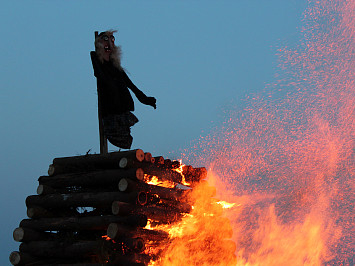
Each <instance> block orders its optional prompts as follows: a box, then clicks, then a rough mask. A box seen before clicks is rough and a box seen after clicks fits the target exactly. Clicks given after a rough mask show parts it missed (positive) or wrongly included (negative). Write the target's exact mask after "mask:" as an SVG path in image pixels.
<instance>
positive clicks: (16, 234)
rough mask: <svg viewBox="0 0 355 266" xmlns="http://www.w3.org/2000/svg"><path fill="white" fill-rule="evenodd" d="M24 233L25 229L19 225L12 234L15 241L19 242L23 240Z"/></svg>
mask: <svg viewBox="0 0 355 266" xmlns="http://www.w3.org/2000/svg"><path fill="white" fill-rule="evenodd" d="M24 235H25V231H24V230H23V228H21V227H17V228H16V229H15V230H14V232H13V234H12V236H13V238H14V240H15V241H16V242H21V241H22V240H23V237H24ZM10 256H11V255H10Z"/></svg>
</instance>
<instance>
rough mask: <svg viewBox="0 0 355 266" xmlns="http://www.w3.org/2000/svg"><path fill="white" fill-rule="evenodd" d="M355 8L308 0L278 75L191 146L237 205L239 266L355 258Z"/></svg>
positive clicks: (344, 2) (340, 1)
mask: <svg viewBox="0 0 355 266" xmlns="http://www.w3.org/2000/svg"><path fill="white" fill-rule="evenodd" d="M354 10H355V1H354V0H322V1H309V3H308V8H307V10H306V11H305V12H304V18H303V28H302V31H301V33H302V38H301V40H300V44H299V45H298V46H297V47H296V48H288V47H284V48H282V49H280V50H279V51H278V52H279V55H280V67H279V71H278V73H277V75H276V76H277V82H275V84H272V85H270V86H268V87H267V88H265V90H264V92H263V93H260V94H259V95H255V96H253V97H250V102H249V104H248V107H247V108H245V109H244V110H243V111H238V110H230V111H229V112H228V114H227V118H226V120H225V122H224V123H223V126H222V127H220V128H218V129H215V131H214V133H213V134H211V135H209V136H207V137H204V138H202V140H200V141H199V143H198V144H196V145H195V148H194V149H193V151H189V152H188V154H190V156H191V158H189V159H190V160H195V161H196V163H198V164H201V165H205V166H206V167H209V168H210V173H212V174H210V177H211V178H210V180H211V182H213V183H214V184H215V186H216V187H217V193H219V195H218V197H219V198H221V199H224V200H227V201H229V202H235V203H236V205H235V207H233V208H232V209H230V210H229V211H228V212H227V213H226V214H227V215H228V217H229V218H230V220H231V221H232V224H233V230H234V236H233V240H234V241H235V243H236V254H237V259H238V262H237V265H287V264H289V265H341V264H340V263H344V264H343V265H353V261H354V250H355V243H354V238H355V236H354V234H355V233H354V231H355V230H354V210H353V208H354V203H355V198H354V187H355V186H354V181H353V178H354V150H355V145H354V144H355V143H354V142H355V141H354V140H355V136H354V135H355V134H354V120H355V117H354V107H355V102H354V99H355V93H354V69H355V66H354V62H355V61H354V47H355V45H354V32H355V31H354V25H355V22H354V16H353V11H354ZM191 154H193V155H191ZM226 184H227V185H228V186H226ZM225 187H228V188H229V189H228V191H227V190H226V189H225Z"/></svg>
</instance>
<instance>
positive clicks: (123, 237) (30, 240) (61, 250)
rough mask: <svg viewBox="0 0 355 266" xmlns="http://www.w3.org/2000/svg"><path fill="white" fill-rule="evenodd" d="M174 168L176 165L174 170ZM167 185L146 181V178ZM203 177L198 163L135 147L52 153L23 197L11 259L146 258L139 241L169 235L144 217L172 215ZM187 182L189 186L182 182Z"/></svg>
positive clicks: (159, 240) (125, 261)
mask: <svg viewBox="0 0 355 266" xmlns="http://www.w3.org/2000/svg"><path fill="white" fill-rule="evenodd" d="M177 169H179V171H177ZM153 177H154V178H155V179H157V180H158V181H159V182H169V183H170V184H171V187H164V186H161V185H159V182H158V183H157V184H152V182H151V181H152V178H153ZM205 177H206V169H205V168H193V167H191V166H182V165H181V164H180V162H178V161H171V160H169V159H164V158H163V157H162V156H156V157H153V156H152V154H151V153H148V152H147V153H144V152H143V151H142V150H140V149H137V150H130V151H124V152H112V153H108V154H88V155H84V156H75V157H64V158H55V159H54V160H53V163H52V164H51V165H50V166H49V169H48V175H46V176H41V177H39V179H38V181H39V186H38V188H37V195H30V196H28V197H27V198H26V206H27V216H28V219H23V220H22V221H21V222H20V224H19V227H18V228H16V229H15V230H14V232H13V237H14V240H15V241H18V242H21V244H20V246H19V251H14V252H12V253H11V254H10V262H11V263H12V264H13V265H49V264H51V265H52V264H53V265H61V264H63V265H64V264H65V265H103V264H108V265H148V264H149V262H150V261H151V260H154V259H156V257H154V256H156V254H150V252H149V250H147V249H146V246H147V244H149V245H158V244H159V245H160V246H162V245H163V246H164V243H167V242H168V238H169V235H168V234H167V233H166V232H163V231H159V230H151V229H146V228H145V227H146V225H147V222H148V221H149V223H155V224H169V223H174V222H176V221H179V219H181V217H182V216H183V214H184V213H189V212H190V210H191V206H190V205H189V204H188V203H187V201H186V197H187V195H188V193H189V191H190V190H191V188H192V187H193V184H194V183H196V182H200V180H202V179H204V178H205ZM187 182H188V183H190V184H191V186H189V184H187Z"/></svg>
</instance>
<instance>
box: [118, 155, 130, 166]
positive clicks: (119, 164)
mask: <svg viewBox="0 0 355 266" xmlns="http://www.w3.org/2000/svg"><path fill="white" fill-rule="evenodd" d="M127 165H128V159H127V158H125V157H123V158H121V160H120V162H119V163H118V166H119V167H120V168H126V167H127Z"/></svg>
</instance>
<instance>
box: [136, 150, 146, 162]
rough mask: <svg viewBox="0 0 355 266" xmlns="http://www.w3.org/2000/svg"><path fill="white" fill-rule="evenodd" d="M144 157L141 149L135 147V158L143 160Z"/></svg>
mask: <svg viewBox="0 0 355 266" xmlns="http://www.w3.org/2000/svg"><path fill="white" fill-rule="evenodd" d="M144 157H145V154H144V151H142V150H141V149H137V150H136V159H137V160H138V161H139V162H143V160H144Z"/></svg>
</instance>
